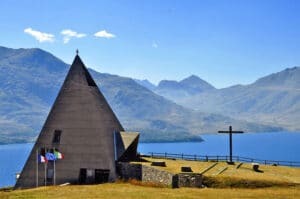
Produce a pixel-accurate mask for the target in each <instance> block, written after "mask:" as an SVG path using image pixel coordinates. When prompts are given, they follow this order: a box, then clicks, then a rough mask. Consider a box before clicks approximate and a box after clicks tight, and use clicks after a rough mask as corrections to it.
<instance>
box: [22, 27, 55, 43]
mask: <svg viewBox="0 0 300 199" xmlns="http://www.w3.org/2000/svg"><path fill="white" fill-rule="evenodd" d="M24 32H25V33H27V34H29V35H31V36H33V37H34V38H35V39H36V40H38V41H39V42H40V43H42V42H53V41H54V35H52V34H49V33H44V32H40V31H37V30H33V29H32V28H26V29H24Z"/></svg>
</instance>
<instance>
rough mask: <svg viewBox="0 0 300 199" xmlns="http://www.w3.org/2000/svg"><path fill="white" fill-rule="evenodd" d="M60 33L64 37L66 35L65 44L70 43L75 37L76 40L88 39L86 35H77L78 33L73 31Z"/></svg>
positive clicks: (68, 30)
mask: <svg viewBox="0 0 300 199" xmlns="http://www.w3.org/2000/svg"><path fill="white" fill-rule="evenodd" d="M60 33H61V34H62V35H64V44H66V43H68V42H69V41H70V39H71V38H72V37H75V38H82V37H86V34H84V33H77V32H75V31H73V30H70V29H66V30H62V31H61V32H60Z"/></svg>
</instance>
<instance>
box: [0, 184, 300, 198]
mask: <svg viewBox="0 0 300 199" xmlns="http://www.w3.org/2000/svg"><path fill="white" fill-rule="evenodd" d="M0 198H3V199H6V198H51V199H54V198H103V199H106V198H107V199H115V198H116V199H120V198H121V199H127V198H133V199H135V198H136V199H140V198H142V199H148V198H149V199H153V198H155V199H165V198H208V199H209V198H218V199H219V198H220V199H222V198H225V199H233V198H264V199H267V198H271V199H277V198H284V199H285V198H295V199H297V198H300V189H299V187H292V188H264V189H230V188H227V189H216V188H203V189H197V188H180V189H170V188H158V187H147V186H139V185H132V184H129V183H107V184H102V185H90V186H75V185H74V186H65V187H45V188H44V187H42V188H36V189H29V190H17V191H11V192H0Z"/></svg>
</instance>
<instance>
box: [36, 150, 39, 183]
mask: <svg viewBox="0 0 300 199" xmlns="http://www.w3.org/2000/svg"><path fill="white" fill-rule="evenodd" d="M38 186H39V151H38V149H36V187H38Z"/></svg>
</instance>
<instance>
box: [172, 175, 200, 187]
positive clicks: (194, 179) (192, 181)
mask: <svg viewBox="0 0 300 199" xmlns="http://www.w3.org/2000/svg"><path fill="white" fill-rule="evenodd" d="M178 187H198V188H200V187H202V175H201V174H199V173H179V174H178Z"/></svg>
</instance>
